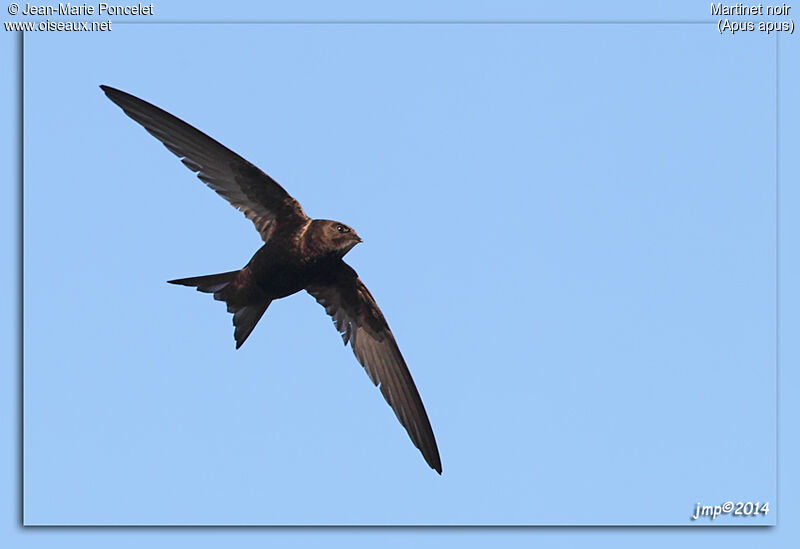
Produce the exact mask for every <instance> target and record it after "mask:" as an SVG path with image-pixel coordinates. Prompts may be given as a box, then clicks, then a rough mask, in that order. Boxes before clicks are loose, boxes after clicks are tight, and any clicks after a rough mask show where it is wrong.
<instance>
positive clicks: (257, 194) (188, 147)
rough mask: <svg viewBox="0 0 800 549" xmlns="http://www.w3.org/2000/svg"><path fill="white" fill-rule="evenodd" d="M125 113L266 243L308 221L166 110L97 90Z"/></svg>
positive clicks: (256, 173) (273, 186)
mask: <svg viewBox="0 0 800 549" xmlns="http://www.w3.org/2000/svg"><path fill="white" fill-rule="evenodd" d="M100 88H101V89H102V90H103V92H105V94H106V95H107V96H108V98H109V99H110V100H111V101H113V102H114V103H116V104H117V105H118V106H119V107H121V108H122V110H123V111H125V114H127V115H128V116H130V117H131V118H133V119H134V120H135V121H136V122H138V123H139V124H141V125H142V126H144V129H146V130H147V131H148V132H150V133H151V134H152V135H153V136H155V137H156V139H158V140H159V141H161V142H162V143H163V144H164V146H165V147H167V149H169V150H170V151H172V152H173V153H174V154H175V155H177V156H179V157H180V158H181V161H182V162H183V163H184V164H185V165H186V166H187V167H188V168H189V169H190V170H192V171H193V172H197V177H198V178H200V180H201V181H203V182H204V183H205V184H207V185H208V186H209V187H211V188H212V189H214V190H215V191H216V192H217V194H219V195H220V196H221V197H222V198H224V199H225V200H227V201H228V202H230V203H231V204H232V205H233V206H234V207H235V208H236V209H238V210H240V211H242V212H243V213H244V215H245V216H246V217H247V218H248V219H249V220H250V221H252V222H253V224H254V225H255V226H256V230H257V231H258V232H259V233H260V234H261V238H262V239H263V240H264V242H266V241H267V240H269V237H270V235H271V234H272V232H273V231H274V230H275V228H276V227H277V226H278V225H281V224H295V223H297V224H300V223H303V222H305V221H306V220H307V219H308V218H307V217H306V214H305V213H304V212H303V209H302V208H301V207H300V204H298V202H297V201H296V200H295V199H294V198H292V197H291V196H290V195H289V193H287V192H286V191H285V190H284V189H283V187H281V186H280V185H279V184H278V183H277V182H276V181H275V180H274V179H272V178H271V177H270V176H268V175H267V174H265V173H264V172H262V171H261V170H259V169H258V168H257V167H255V166H254V165H253V164H251V163H250V162H248V161H247V160H245V159H244V158H242V157H241V156H239V155H238V154H236V153H235V152H233V151H232V150H230V149H228V148H227V147H225V146H224V145H222V144H221V143H218V142H217V141H215V140H214V139H212V138H210V137H209V136H207V135H206V134H204V133H203V132H201V131H200V130H198V129H196V128H194V127H192V126H190V125H189V124H187V123H186V122H184V121H183V120H181V119H179V118H176V117H175V116H173V115H171V114H169V113H168V112H166V111H164V110H162V109H160V108H158V107H156V106H155V105H151V104H150V103H148V102H147V101H143V100H141V99H139V98H138V97H134V96H132V95H130V94H128V93H125V92H123V91H120V90H116V89H114V88H110V87H108V86H100Z"/></svg>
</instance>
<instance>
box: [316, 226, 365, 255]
mask: <svg viewBox="0 0 800 549" xmlns="http://www.w3.org/2000/svg"><path fill="white" fill-rule="evenodd" d="M316 222H317V223H319V225H318V226H317V227H315V229H316V230H315V231H314V232H315V233H316V234H315V236H316V237H317V238H318V239H319V242H320V244H321V246H320V247H321V248H322V250H323V251H324V252H328V253H333V254H335V255H338V256H339V257H344V255H345V254H346V253H347V252H349V251H350V250H352V249H353V247H354V246H355V245H356V244H358V243H359V242H363V241H362V240H361V237H360V236H358V234H357V233H356V232H355V231H354V230H353V229H352V228H350V227H348V226H347V225H345V224H344V223H341V222H339V221H330V220H328V219H320V220H316Z"/></svg>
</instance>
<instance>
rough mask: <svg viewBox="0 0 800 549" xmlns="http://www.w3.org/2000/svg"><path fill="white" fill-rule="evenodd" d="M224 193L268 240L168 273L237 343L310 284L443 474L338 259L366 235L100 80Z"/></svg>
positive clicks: (387, 339)
mask: <svg viewBox="0 0 800 549" xmlns="http://www.w3.org/2000/svg"><path fill="white" fill-rule="evenodd" d="M101 88H102V89H103V91H104V92H105V94H106V95H107V96H108V98H109V99H111V100H112V101H113V102H114V103H116V104H117V105H118V106H120V107H121V108H122V109H123V110H124V111H125V113H126V114H127V115H128V116H130V117H131V118H133V119H134V120H135V121H137V122H139V123H140V124H141V125H142V126H144V127H145V129H146V130H147V131H148V132H150V133H151V134H152V135H153V136H155V137H156V138H157V139H158V140H159V141H161V142H162V143H163V144H164V145H165V146H166V147H167V148H168V149H169V150H170V151H172V152H173V153H174V154H176V155H177V156H179V157H181V160H182V161H183V163H184V164H185V165H186V166H187V167H188V168H189V169H191V170H192V171H195V172H197V175H198V177H199V178H200V179H201V180H202V181H203V182H205V183H206V184H207V185H208V186H209V187H211V188H212V189H214V190H215V191H216V192H217V193H218V194H219V195H220V196H222V197H223V198H225V199H226V200H227V201H228V202H230V203H231V204H232V205H233V206H234V207H236V208H237V209H239V210H241V211H242V212H243V213H244V214H245V216H246V217H247V218H248V219H250V220H251V221H252V222H253V224H254V225H255V228H256V230H257V231H258V232H259V233H260V234H261V237H262V239H263V240H264V245H263V246H262V247H261V248H260V249H259V250H258V251H257V252H256V253H255V254H254V255H253V257H252V258H251V259H250V261H249V262H248V263H247V265H245V266H244V267H243V268H241V269H239V270H235V271H229V272H225V273H218V274H212V275H205V276H197V277H191V278H182V279H178V280H171V281H170V282H171V283H173V284H180V285H184V286H191V287H195V288H197V290H198V291H201V292H205V293H210V294H213V295H214V298H215V299H217V300H220V301H224V302H225V303H226V304H227V307H228V311H229V312H231V313H233V324H234V327H235V328H234V339H235V340H236V348H237V349H238V348H239V347H240V346H241V345H242V344H243V343H244V342H245V340H246V339H247V337H248V336H249V335H250V334H251V333H252V331H253V328H255V326H256V324H257V323H258V321H259V319H260V318H261V316H262V315H263V314H264V312H265V311H266V310H267V308H268V307H269V304H270V303H271V302H272V301H274V300H276V299H281V298H284V297H287V296H290V295H292V294H295V293H297V292H300V291H301V290H306V291H307V292H308V293H309V294H311V295H312V296H313V297H314V298H315V299H316V300H317V301H318V302H319V303H320V304H321V305H322V306H323V307H325V311H326V312H327V313H328V314H329V315H330V316H331V317H332V318H333V321H334V324H335V326H336V328H337V329H338V330H339V332H340V333H341V334H342V337H343V339H344V342H345V344H347V343H348V342H349V343H350V345H351V347H352V348H353V352H354V353H355V355H356V358H357V359H358V361H359V362H360V363H361V364H362V366H364V369H365V370H366V372H367V375H369V377H370V379H371V380H372V382H373V383H375V385H379V386H380V389H381V392H382V393H383V396H384V398H385V399H386V401H387V402H388V403H389V405H390V406H391V407H392V409H393V410H394V412H395V415H396V416H397V418H398V419H399V421H400V423H401V424H402V425H403V426H404V427H405V428H406V431H407V432H408V434H409V436H410V437H411V440H412V441H413V442H414V445H415V446H417V448H419V449H420V451H421V452H422V454H423V457H424V458H425V460H426V461H427V462H428V464H429V465H430V466H431V467H432V468H433V469H434V470H436V471H437V472H439V473H440V474H441V472H442V466H441V461H440V458H439V450H438V448H437V446H436V440H435V439H434V436H433V430H432V429H431V426H430V422H429V420H428V416H427V413H426V412H425V408H424V406H423V404H422V400H421V399H420V396H419V393H418V392H417V388H416V386H415V384H414V381H413V379H412V378H411V374H410V373H409V371H408V368H407V366H406V364H405V361H404V360H403V357H402V355H401V354H400V350H399V348H398V347H397V343H396V342H395V340H394V336H393V335H392V332H391V330H390V329H389V325H388V324H387V323H386V319H385V318H384V317H383V314H382V313H381V311H380V309H379V308H378V306H377V304H376V303H375V300H374V298H373V297H372V295H371V294H370V293H369V290H367V288H366V286H364V284H363V282H361V280H360V279H359V278H358V275H357V274H356V272H355V271H354V270H353V269H352V268H351V267H350V266H349V265H347V264H346V263H345V262H344V260H343V259H342V258H343V257H344V255H345V254H346V253H347V252H349V251H350V250H351V249H352V248H353V247H354V246H355V245H356V244H358V243H359V242H361V238H360V237H359V236H358V235H357V234H356V232H355V231H354V230H353V229H351V228H350V227H348V226H347V225H345V224H343V223H340V222H337V221H331V220H326V219H311V218H309V217H308V216H306V214H305V213H304V212H303V210H302V208H301V207H300V205H299V204H298V203H297V201H296V200H295V199H294V198H292V197H291V196H290V195H289V194H288V193H287V192H286V191H285V190H284V189H283V188H282V187H281V186H280V185H279V184H278V183H277V182H275V181H274V180H273V179H272V178H271V177H269V176H268V175H267V174H265V173H264V172H262V171H261V170H259V169H258V168H257V167H255V166H254V165H252V164H250V163H249V162H247V161H246V160H245V159H243V158H242V157H240V156H239V155H237V154H236V153H234V152H233V151H231V150H230V149H227V148H226V147H224V146H223V145H221V144H220V143H218V142H217V141H215V140H213V139H212V138H210V137H208V136H207V135H206V134H204V133H202V132H200V131H199V130H197V129H195V128H193V127H192V126H190V125H189V124H187V123H185V122H183V121H182V120H180V119H178V118H176V117H174V116H172V115H171V114H169V113H167V112H166V111H163V110H161V109H159V108H158V107H156V106H154V105H151V104H150V103H147V102H146V101H142V100H141V99H138V98H136V97H134V96H132V95H130V94H127V93H125V92H122V91H120V90H116V89H114V88H110V87H108V86H101Z"/></svg>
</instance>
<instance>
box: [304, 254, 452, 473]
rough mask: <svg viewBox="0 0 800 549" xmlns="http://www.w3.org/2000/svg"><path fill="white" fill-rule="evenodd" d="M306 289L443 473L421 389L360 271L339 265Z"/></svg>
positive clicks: (400, 418)
mask: <svg viewBox="0 0 800 549" xmlns="http://www.w3.org/2000/svg"><path fill="white" fill-rule="evenodd" d="M306 291H308V293H310V294H311V295H312V296H314V298H315V299H316V300H317V302H319V304H320V305H322V306H323V307H325V312H327V313H328V314H329V315H330V316H331V317H332V318H333V322H334V324H335V325H336V329H337V330H339V332H341V334H342V338H343V339H344V342H345V344H347V342H348V341H349V342H350V346H351V347H352V348H353V353H355V355H356V358H357V359H358V361H359V362H360V363H361V365H362V366H363V367H364V369H365V370H366V371H367V375H368V376H369V378H370V379H371V380H372V382H373V383H374V384H375V385H379V386H380V390H381V393H382V394H383V396H384V398H385V399H386V402H388V403H389V406H391V407H392V410H394V413H395V415H396V416H397V419H399V420H400V423H401V424H402V425H403V427H405V429H406V431H408V435H409V436H410V437H411V441H412V442H413V443H414V445H415V446H416V447H417V448H419V450H420V451H421V452H422V455H423V457H424V458H425V461H427V462H428V465H430V466H431V468H433V469H434V470H436V471H437V472H438V473H439V474H441V473H442V463H441V460H440V458H439V449H438V448H437V447H436V439H435V438H434V436H433V430H432V429H431V424H430V421H429V420H428V414H427V413H425V407H424V406H423V404H422V399H421V398H420V396H419V392H417V387H416V385H414V380H413V379H412V378H411V374H410V373H409V371H408V367H407V366H406V362H405V360H403V355H401V354H400V349H399V348H398V347H397V343H396V342H395V340H394V336H393V335H392V331H391V330H390V329H389V325H388V324H387V323H386V319H385V318H384V317H383V314H382V313H381V311H380V309H379V308H378V305H377V304H376V303H375V299H373V297H372V295H371V294H370V293H369V290H367V287H366V286H364V283H363V282H361V279H359V278H358V275H357V274H356V272H355V271H354V270H353V269H352V268H350V266H349V265H347V264H346V263H345V262H344V261H340V262H339V264H338V267H337V268H336V269H334V271H333V272H332V273H331V274H330V275H329V276H328V277H326V278H325V279H324V280H322V281H319V282H316V283H314V284H312V285H309V286H308V287H307V288H306Z"/></svg>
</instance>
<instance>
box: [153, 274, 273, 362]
mask: <svg viewBox="0 0 800 549" xmlns="http://www.w3.org/2000/svg"><path fill="white" fill-rule="evenodd" d="M240 272H242V271H230V272H227V273H218V274H212V275H205V276H193V277H191V278H180V279H177V280H169V281H168V282H169V283H170V284H180V285H181V286H191V287H194V288H197V291H198V292H204V293H207V294H214V299H216V300H217V301H224V302H225V303H226V304H227V305H228V312H229V313H233V325H234V330H233V337H234V339H235V340H236V348H237V349H238V348H239V347H241V346H242V343H244V341H245V340H246V339H247V336H249V335H250V333H251V332H252V331H253V328H255V327H256V324H257V323H258V321H259V320H260V319H261V316H262V315H263V314H264V311H266V310H267V307H269V304H270V303H271V302H272V300H271V299H266V298H265V297H264V296H263V295H261V294H260V292H257V291H254V289H253V288H252V287H250V286H249V284H247V282H248V280H247V279H245V280H243V281H239V280H237V275H239V273H240Z"/></svg>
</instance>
